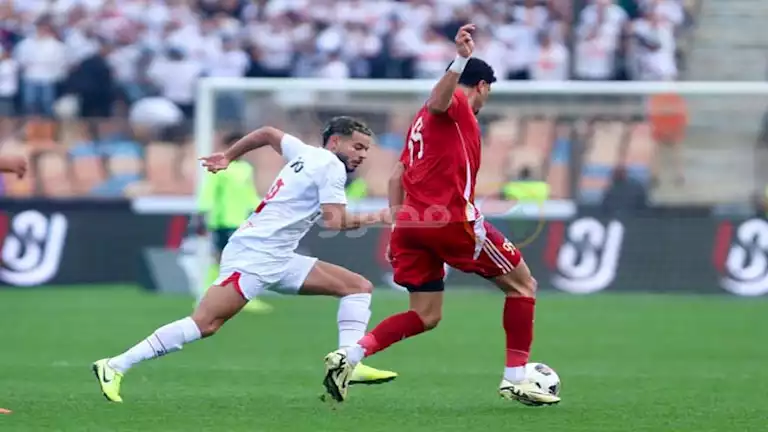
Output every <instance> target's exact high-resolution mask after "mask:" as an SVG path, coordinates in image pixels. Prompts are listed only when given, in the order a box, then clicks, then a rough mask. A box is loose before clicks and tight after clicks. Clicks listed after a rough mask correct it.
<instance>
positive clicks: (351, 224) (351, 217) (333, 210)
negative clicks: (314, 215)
mask: <svg viewBox="0 0 768 432" xmlns="http://www.w3.org/2000/svg"><path fill="white" fill-rule="evenodd" d="M320 209H321V211H322V212H323V225H324V226H325V227H326V228H328V229H332V230H337V231H343V230H352V229H357V228H362V227H365V226H370V225H381V224H390V223H392V218H391V216H390V214H389V209H384V210H382V211H379V212H374V213H348V212H347V206H346V205H344V204H323V205H321V206H320Z"/></svg>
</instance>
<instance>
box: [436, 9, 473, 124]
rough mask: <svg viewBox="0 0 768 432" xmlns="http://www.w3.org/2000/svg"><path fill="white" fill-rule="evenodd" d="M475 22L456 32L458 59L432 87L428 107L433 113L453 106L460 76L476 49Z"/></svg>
mask: <svg viewBox="0 0 768 432" xmlns="http://www.w3.org/2000/svg"><path fill="white" fill-rule="evenodd" d="M474 30H475V25H474V24H466V25H464V26H462V27H461V28H460V29H459V31H458V33H457V34H456V59H455V60H454V61H453V63H451V66H450V67H448V70H447V71H446V72H445V74H444V75H443V77H442V78H440V81H438V82H437V84H435V87H434V88H432V93H431V94H430V96H429V100H428V101H427V108H429V111H430V112H432V113H436V114H439V113H444V112H446V111H448V108H450V107H451V101H452V100H453V93H454V92H455V91H456V86H458V85H459V77H461V73H462V72H464V68H465V67H466V66H467V62H468V61H469V58H470V57H471V56H472V52H473V51H474V50H475V42H474V41H473V40H472V34H471V33H472V32H473V31H474Z"/></svg>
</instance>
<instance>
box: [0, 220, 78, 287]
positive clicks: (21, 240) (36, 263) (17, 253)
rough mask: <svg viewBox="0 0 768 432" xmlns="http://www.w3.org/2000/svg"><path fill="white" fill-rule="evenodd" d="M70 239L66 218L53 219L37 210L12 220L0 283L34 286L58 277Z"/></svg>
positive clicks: (3, 250) (0, 272)
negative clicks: (65, 247)
mask: <svg viewBox="0 0 768 432" xmlns="http://www.w3.org/2000/svg"><path fill="white" fill-rule="evenodd" d="M66 236H67V219H66V218H65V217H64V215H62V214H60V213H54V214H53V215H51V217H50V219H49V218H47V217H45V216H44V215H43V214H42V213H40V212H38V211H36V210H27V211H25V212H22V213H19V214H17V215H16V216H14V218H13V219H12V220H11V226H10V229H9V230H8V235H7V236H6V238H5V241H4V242H3V244H2V260H1V262H2V264H3V267H2V268H0V281H3V282H5V283H8V284H11V285H18V286H32V285H40V284H43V283H46V282H48V281H50V280H51V279H53V277H54V276H56V273H57V272H58V270H59V264H60V263H61V254H62V252H63V250H64V244H65V239H66Z"/></svg>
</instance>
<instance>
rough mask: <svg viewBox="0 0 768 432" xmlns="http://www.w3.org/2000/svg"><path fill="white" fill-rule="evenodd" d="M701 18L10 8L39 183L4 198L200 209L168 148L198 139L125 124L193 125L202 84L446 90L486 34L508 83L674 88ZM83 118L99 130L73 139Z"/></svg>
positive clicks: (637, 7) (446, 3)
mask: <svg viewBox="0 0 768 432" xmlns="http://www.w3.org/2000/svg"><path fill="white" fill-rule="evenodd" d="M697 4H698V3H697V2H696V1H695V0H505V1H502V0H399V1H398V0H252V1H248V0H16V1H14V0H0V47H2V49H1V50H0V135H2V138H3V140H4V141H7V140H6V138H8V137H12V138H14V139H16V142H17V143H20V145H26V146H29V144H30V143H31V144H32V145H33V147H34V148H33V149H32V151H31V154H32V156H33V167H32V168H33V170H32V175H31V176H30V178H31V179H33V180H31V183H25V184H23V185H21V186H20V185H19V184H18V183H13V182H11V180H8V179H0V195H2V194H11V195H16V196H19V195H20V196H29V195H45V196H73V195H74V196H77V195H96V196H121V195H124V194H130V195H134V194H153V193H160V194H163V193H166V194H187V193H191V191H192V177H193V174H192V173H191V172H188V171H190V170H189V169H179V168H178V166H187V165H188V166H190V167H194V156H195V155H194V152H193V149H192V146H191V145H189V144H186V145H182V146H176V147H172V146H166V145H162V143H163V142H166V143H167V142H171V141H172V142H176V143H177V144H183V143H184V142H188V141H187V140H188V138H189V136H188V134H187V133H188V132H189V129H186V130H181V131H179V130H174V131H172V132H173V133H171V134H170V135H171V136H160V137H158V136H154V137H150V138H146V137H137V136H136V130H135V128H130V127H127V125H128V122H126V121H125V120H126V119H130V120H131V123H135V122H136V121H140V120H142V118H143V119H147V118H149V119H151V120H152V121H155V122H156V121H158V119H161V118H162V119H165V120H166V121H167V122H168V123H169V124H172V123H175V122H181V123H184V124H185V125H188V122H183V118H186V119H190V118H191V116H192V115H193V113H194V111H195V86H196V82H197V80H198V79H199V78H200V77H202V76H216V77H241V76H246V77H322V78H332V79H345V78H403V79H407V78H435V77H438V76H440V75H441V74H442V73H443V71H444V69H445V67H446V65H447V64H448V62H449V61H450V60H451V59H452V58H453V56H454V52H455V50H454V48H453V42H452V36H453V35H454V34H455V32H456V30H457V28H458V27H459V26H460V25H461V24H463V23H465V22H468V21H471V22H474V23H476V24H477V25H478V31H477V33H476V34H475V41H476V53H477V55H478V56H480V57H482V58H484V59H486V60H487V61H488V62H489V63H491V64H492V65H493V66H494V68H495V69H496V71H497V76H498V77H499V78H500V79H508V80H528V79H532V80H565V79H582V80H630V79H636V80H671V79H675V78H676V77H677V74H678V65H679V61H678V60H679V59H678V57H679V56H678V55H677V52H678V44H677V41H678V40H681V39H680V36H681V35H684V34H685V33H686V32H685V30H686V29H687V28H689V24H690V23H691V21H692V17H693V16H694V13H693V12H694V11H695V8H696V5H697ZM220 99H221V100H218V101H217V114H218V115H219V116H222V117H224V118H241V117H242V112H243V106H244V103H245V102H246V101H245V100H244V99H243V98H242V97H241V96H240V95H230V97H227V95H226V94H222V95H220ZM14 117H15V118H16V119H15V120H10V119H12V118H14ZM52 117H58V119H55V120H53V121H47V120H45V119H47V118H48V119H50V118H52ZM391 117H396V116H391ZM72 118H76V119H85V120H86V123H85V124H86V125H87V127H85V128H79V129H77V128H71V127H66V125H65V123H66V122H67V120H71V119H72ZM90 119H94V120H93V121H91V120H90ZM103 119H111V120H109V121H104V120H103ZM385 123H387V122H385ZM388 123H389V127H390V129H391V128H394V127H395V124H398V121H397V119H394V118H392V119H390V120H389V121H388ZM553 125H554V123H547V125H545V127H544V130H545V131H546V132H545V133H544V136H547V137H549V136H550V134H549V131H552V130H554V129H553ZM181 129H184V128H181ZM390 129H386V127H385V130H380V131H377V132H378V133H379V135H380V137H381V138H382V143H381V144H382V147H383V148H384V149H386V150H388V151H390V152H393V151H394V152H397V150H398V149H397V148H399V146H401V145H402V137H401V135H402V133H404V131H402V130H390ZM396 129H402V128H401V127H397V128H396ZM531 130H533V129H531ZM617 134H618V135H616V134H614V135H610V136H612V137H614V136H615V137H618V136H620V135H621V134H619V133H618V132H617ZM641 135H642V134H641ZM552 136H554V135H552ZM633 136H634V135H633ZM388 137H389V138H391V137H395V139H389V140H388V141H387V139H386V138H388ZM617 139H618V138H617ZM548 140H549V139H548ZM385 141H387V142H385ZM390 141H391V142H390ZM549 141H552V142H554V139H552V140H549ZM640 141H642V139H641V140H640ZM41 143H42V145H41ZM158 143H161V144H158ZM622 145H624V144H622ZM10 146H12V145H11V144H8V145H6V149H7V148H8V147H10ZM550 146H551V143H549V144H546V145H545V147H542V148H544V149H545V151H543V152H540V153H542V158H544V156H543V155H545V154H549V150H548V149H549V148H550ZM396 147H397V148H396ZM554 148H561V147H557V146H556V147H554ZM561 153H562V152H560V153H557V154H561ZM537 154H538V153H537ZM501 159H503V158H501ZM544 160H545V159H542V161H544ZM178 162H182V165H179V164H178ZM539 162H541V161H538V162H537V163H539ZM541 163H543V162H541ZM519 168H520V167H516V168H515V169H514V171H515V173H517V171H519ZM539 174H541V173H540V172H539ZM3 180H5V183H6V184H5V185H4V184H3ZM270 181H271V180H270ZM9 182H11V183H9ZM601 184H602V183H601ZM137 185H138V186H137ZM142 185H143V186H142ZM262 192H263V191H262Z"/></svg>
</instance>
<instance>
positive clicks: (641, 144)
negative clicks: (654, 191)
mask: <svg viewBox="0 0 768 432" xmlns="http://www.w3.org/2000/svg"><path fill="white" fill-rule="evenodd" d="M656 148H657V144H656V141H654V139H653V136H652V130H651V126H650V125H649V124H648V123H638V124H635V125H633V126H632V127H631V130H630V134H629V143H628V144H627V152H626V158H625V159H624V165H625V166H626V167H627V173H628V174H629V175H630V176H632V177H634V178H636V179H638V180H640V181H642V182H648V181H649V180H650V177H651V170H652V167H653V161H654V158H655V157H656Z"/></svg>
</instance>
